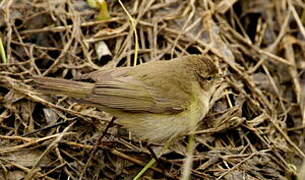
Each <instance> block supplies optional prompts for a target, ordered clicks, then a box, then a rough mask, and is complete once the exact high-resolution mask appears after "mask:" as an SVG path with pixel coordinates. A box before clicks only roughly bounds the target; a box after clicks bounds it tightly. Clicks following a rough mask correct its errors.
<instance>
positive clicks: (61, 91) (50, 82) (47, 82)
mask: <svg viewBox="0 0 305 180" xmlns="http://www.w3.org/2000/svg"><path fill="white" fill-rule="evenodd" d="M33 79H34V82H35V86H36V87H37V88H38V90H39V91H41V92H42V93H46V94H54V95H67V96H71V97H75V98H85V97H86V96H88V95H89V94H91V93H92V90H93V88H94V84H93V83H87V82H79V81H73V80H66V79H60V78H50V77H33Z"/></svg>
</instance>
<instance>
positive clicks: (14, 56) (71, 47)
mask: <svg viewBox="0 0 305 180" xmlns="http://www.w3.org/2000/svg"><path fill="white" fill-rule="evenodd" d="M123 4H124V6H125V7H126V8H127V10H128V11H129V13H130V14H131V16H132V17H133V18H134V23H135V27H136V33H137V35H138V42H137V43H138V45H139V49H138V51H137V53H138V58H137V61H136V62H135V61H134V56H135V50H134V49H135V37H134V35H135V33H134V29H133V28H132V27H131V25H130V22H129V20H128V17H127V16H126V13H125V12H124V11H123V9H122V6H121V5H120V4H119V2H118V1H109V2H108V8H109V11H110V15H111V19H108V20H101V21H95V17H94V16H95V15H96V14H97V13H98V12H97V11H96V10H95V9H92V8H89V7H88V5H87V4H86V2H85V1H83V0H73V1H72V0H62V1H57V0H50V1H40V0H31V1H27V0H20V1H18V2H17V1H13V0H3V1H1V2H0V8H1V12H0V13H1V16H0V37H1V39H2V41H3V44H4V46H5V53H6V56H7V61H8V62H7V63H4V62H3V63H1V64H0V139H1V140H0V162H1V163H0V164H1V169H0V172H1V173H0V179H5V178H6V179H12V177H17V179H18V177H25V179H31V178H35V179H60V178H63V179H67V178H68V177H69V178H72V179H79V178H80V177H82V178H83V179H116V178H117V179H127V178H130V177H133V176H134V175H135V174H136V173H137V172H138V171H139V169H141V167H142V166H143V165H144V164H145V162H147V161H148V160H149V159H150V158H151V155H150V153H149V152H148V151H147V150H146V148H145V146H142V144H141V142H139V141H137V140H136V139H134V138H133V137H132V136H131V137H129V136H128V135H129V134H128V133H126V131H124V130H122V129H121V128H120V127H118V126H114V127H112V128H110V130H109V131H108V133H107V134H106V136H105V137H104V138H103V141H102V144H101V145H100V146H99V148H98V151H97V154H96V155H95V156H94V157H89V156H90V153H89V152H90V150H91V149H92V148H93V146H94V144H95V141H96V139H97V138H98V136H100V135H101V134H102V133H103V129H105V127H106V126H107V123H108V122H109V121H110V119H111V117H110V116H109V115H108V114H106V113H104V112H101V111H99V110H98V109H95V108H93V107H90V106H84V105H80V104H78V103H77V102H76V101H74V100H73V99H69V98H66V97H60V96H59V97H50V96H45V95H42V94H40V93H38V92H36V91H35V88H33V84H32V80H31V77H33V76H35V75H39V76H51V77H62V78H66V79H77V78H78V76H79V75H80V74H84V73H87V72H91V71H93V70H96V69H100V68H105V67H116V66H131V65H134V64H136V63H137V64H138V63H142V62H147V61H154V60H159V59H171V58H173V57H177V56H182V55H186V54H198V53H207V52H212V53H214V54H216V55H217V56H220V57H222V58H224V62H220V64H221V67H222V70H223V71H224V72H225V73H226V74H227V77H226V83H225V84H224V85H223V86H222V87H221V88H220V89H219V90H218V91H217V92H216V93H215V96H214V99H213V101H215V104H214V106H213V107H212V108H211V110H210V112H209V114H208V116H207V117H206V118H205V119H203V120H202V123H201V125H200V128H199V129H198V132H197V133H196V149H195V152H194V165H193V170H192V177H193V179H228V180H229V179H290V178H295V177H296V176H298V175H297V172H298V170H297V168H300V166H301V164H302V160H303V159H304V157H305V154H304V148H305V144H304V127H305V106H304V102H305V96H304V94H305V92H304V91H305V90H304V87H305V73H304V69H305V61H304V59H305V54H304V52H305V43H304V38H305V29H304V23H305V11H304V7H305V3H303V2H302V1H299V0H278V1H276V2H275V1H271V0H269V1H263V0H262V1H251V0H243V1H238V0H214V1H212V0H203V1H195V0H190V1H177V0H143V1H139V0H135V1H124V2H123ZM1 57H2V56H1ZM52 125H57V126H54V127H53V128H46V129H44V130H40V131H38V132H35V130H37V129H40V128H43V127H48V126H52ZM31 132H35V133H34V134H28V133H31ZM185 143H186V141H185V140H184V139H182V140H181V141H179V142H177V143H176V144H175V148H173V150H174V151H172V152H171V153H168V154H166V155H164V156H162V158H161V160H160V161H161V165H159V166H158V167H154V168H153V170H152V171H148V172H147V173H146V175H145V176H148V177H154V178H172V179H176V178H178V177H179V174H180V173H181V169H182V167H181V165H182V162H183V158H184V155H185V151H186V149H185V147H186V144H185ZM89 158H90V162H89V163H87V160H88V159H89ZM86 163H87V164H86ZM162 169H165V170H162ZM301 176H302V175H300V177H301Z"/></svg>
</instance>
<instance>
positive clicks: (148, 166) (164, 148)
mask: <svg viewBox="0 0 305 180" xmlns="http://www.w3.org/2000/svg"><path fill="white" fill-rule="evenodd" d="M170 142H171V140H168V141H167V142H166V143H165V144H164V146H163V148H162V150H161V152H160V153H159V155H158V156H157V155H156V154H155V153H153V154H154V155H153V156H154V158H152V159H151V160H150V161H149V162H148V163H147V164H146V165H145V166H144V167H143V169H142V170H141V171H140V172H139V173H138V174H137V175H136V176H135V177H134V178H133V180H138V179H139V178H140V177H141V176H142V175H143V174H144V173H145V172H146V171H147V170H148V169H149V168H151V167H152V166H153V165H154V164H155V163H156V162H157V161H158V157H160V156H161V155H162V153H163V152H164V151H166V150H167V149H168V147H169V145H170Z"/></svg>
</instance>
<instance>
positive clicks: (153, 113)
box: [34, 55, 220, 142]
mask: <svg viewBox="0 0 305 180" xmlns="http://www.w3.org/2000/svg"><path fill="white" fill-rule="evenodd" d="M219 77H220V74H219V71H218V67H217V66H216V64H215V62H214V61H213V59H212V58H211V57H209V56H206V55H190V56H185V57H180V58H176V59H173V60H170V61H151V62H148V63H144V64H141V65H138V66H135V67H118V68H113V69H108V70H98V71H95V72H92V73H89V74H86V75H84V78H85V79H91V80H93V81H94V82H92V83H89V82H79V81H72V80H64V79H59V78H46V77H35V78H34V79H35V81H36V83H37V85H38V87H39V89H40V90H42V92H44V93H49V94H64V95H68V96H71V97H74V98H77V99H80V100H82V102H85V103H88V104H92V105H95V106H97V107H99V108H101V109H102V110H104V111H106V112H109V113H111V114H113V115H114V116H115V117H117V118H118V119H117V120H116V122H118V123H119V124H121V125H123V126H124V127H126V128H128V129H129V130H130V131H131V132H133V133H134V134H135V135H136V136H138V137H139V138H141V139H143V140H148V141H149V142H164V141H168V140H171V139H173V138H175V137H177V136H180V135H185V134H187V133H189V132H190V131H193V130H195V129H196V126H197V124H198V122H199V121H200V120H201V119H202V118H203V117H204V116H205V114H206V113H207V112H208V109H209V100H210V97H211V95H212V93H213V92H214V90H215V88H216V86H217V84H218V82H219Z"/></svg>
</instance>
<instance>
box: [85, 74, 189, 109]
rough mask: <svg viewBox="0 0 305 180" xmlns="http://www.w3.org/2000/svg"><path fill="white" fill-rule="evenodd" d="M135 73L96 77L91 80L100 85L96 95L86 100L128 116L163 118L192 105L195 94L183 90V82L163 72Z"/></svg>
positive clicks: (96, 88) (96, 86)
mask: <svg viewBox="0 0 305 180" xmlns="http://www.w3.org/2000/svg"><path fill="white" fill-rule="evenodd" d="M133 70H134V69H133V68H119V69H114V70H111V69H110V70H103V71H97V72H94V73H92V74H91V75H90V76H91V78H92V79H93V80H95V81H96V83H95V84H96V85H95V88H94V89H93V92H92V94H91V95H89V96H88V97H86V98H85V99H84V100H85V101H88V102H91V103H94V104H98V105H101V106H104V107H106V108H112V109H119V110H122V111H126V112H150V113H163V114H175V113H179V112H182V111H184V110H185V109H186V108H187V107H188V105H189V104H190V103H191V100H192V99H191V98H192V95H191V93H189V92H186V91H185V89H183V90H180V89H179V88H180V86H179V84H181V82H179V81H180V80H179V78H177V77H176V78H175V77H172V76H170V75H167V74H166V73H167V72H162V70H158V73H152V72H151V71H150V70H147V69H146V70H143V69H142V70H143V71H141V72H140V73H138V72H136V73H134V71H133ZM144 79H145V80H144ZM169 81H170V83H171V84H169ZM186 86H189V85H186ZM189 88H191V87H188V89H189ZM178 92H179V93H178Z"/></svg>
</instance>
